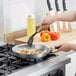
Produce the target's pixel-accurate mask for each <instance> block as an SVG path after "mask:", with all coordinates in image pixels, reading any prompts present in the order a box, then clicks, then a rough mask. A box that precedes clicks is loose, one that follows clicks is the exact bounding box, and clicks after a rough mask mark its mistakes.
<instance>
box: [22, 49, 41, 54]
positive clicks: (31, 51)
mask: <svg viewBox="0 0 76 76" xmlns="http://www.w3.org/2000/svg"><path fill="white" fill-rule="evenodd" d="M21 53H22V54H41V53H42V51H41V50H21Z"/></svg>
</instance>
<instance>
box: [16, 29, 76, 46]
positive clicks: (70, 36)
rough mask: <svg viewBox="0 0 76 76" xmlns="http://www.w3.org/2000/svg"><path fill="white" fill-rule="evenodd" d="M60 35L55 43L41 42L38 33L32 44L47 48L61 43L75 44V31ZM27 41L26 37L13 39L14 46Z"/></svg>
mask: <svg viewBox="0 0 76 76" xmlns="http://www.w3.org/2000/svg"><path fill="white" fill-rule="evenodd" d="M60 35H61V37H60V39H58V40H56V41H52V40H51V41H49V42H42V41H41V37H40V34H39V33H38V34H37V35H36V36H35V37H34V43H37V44H44V45H46V46H48V47H54V46H58V45H60V44H63V43H76V30H73V31H72V32H68V33H60ZM27 40H28V38H27V36H25V37H21V38H18V39H15V44H23V43H27Z"/></svg>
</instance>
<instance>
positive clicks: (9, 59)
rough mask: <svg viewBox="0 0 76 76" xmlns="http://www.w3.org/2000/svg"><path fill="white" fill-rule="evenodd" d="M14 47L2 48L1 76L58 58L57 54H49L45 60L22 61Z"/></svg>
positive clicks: (0, 49) (8, 45)
mask: <svg viewBox="0 0 76 76" xmlns="http://www.w3.org/2000/svg"><path fill="white" fill-rule="evenodd" d="M12 47H14V45H11V44H6V45H3V46H0V76H7V75H8V74H11V73H13V72H17V71H18V70H20V69H23V68H26V67H28V66H31V65H34V64H37V63H40V62H43V61H45V60H47V59H49V58H53V57H56V56H57V55H56V54H52V53H49V54H48V55H47V56H45V57H44V58H40V59H21V58H18V57H17V56H16V55H15V54H14V53H13V51H12Z"/></svg>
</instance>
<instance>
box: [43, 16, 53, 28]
mask: <svg viewBox="0 0 76 76" xmlns="http://www.w3.org/2000/svg"><path fill="white" fill-rule="evenodd" d="M53 22H54V17H53V16H46V17H45V19H44V20H43V21H42V25H43V26H44V27H45V26H49V25H50V24H52V23H53Z"/></svg>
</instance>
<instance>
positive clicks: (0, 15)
mask: <svg viewBox="0 0 76 76" xmlns="http://www.w3.org/2000/svg"><path fill="white" fill-rule="evenodd" d="M3 25H4V24H3V0H0V40H3V37H4V26H3Z"/></svg>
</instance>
